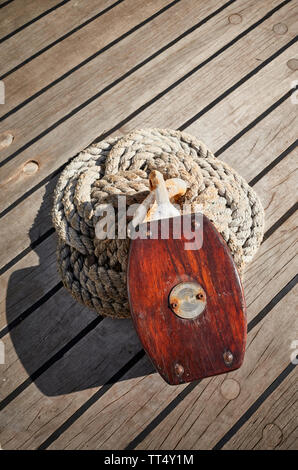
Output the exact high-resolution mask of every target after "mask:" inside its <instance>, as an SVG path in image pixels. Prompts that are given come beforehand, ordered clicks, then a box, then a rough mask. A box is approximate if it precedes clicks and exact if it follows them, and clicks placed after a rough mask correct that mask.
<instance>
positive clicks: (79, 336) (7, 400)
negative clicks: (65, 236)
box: [0, 216, 298, 411]
mask: <svg viewBox="0 0 298 470" xmlns="http://www.w3.org/2000/svg"><path fill="white" fill-rule="evenodd" d="M283 217H284V216H282V217H281V219H283ZM284 222H285V220H283V223H284ZM271 235H272V234H271ZM297 278H298V277H297V276H295V277H294V278H293V279H292V280H291V281H289V283H288V284H286V286H284V287H283V288H282V289H281V290H280V291H279V293H278V294H276V295H275V296H274V298H273V299H271V300H270V302H269V303H268V304H267V305H266V306H265V307H264V308H263V309H262V310H261V311H260V312H259V313H258V314H257V315H256V317H257V320H256V322H255V323H252V326H250V323H251V322H250V323H249V324H248V328H250V330H249V331H251V330H252V329H253V328H254V327H255V326H256V325H257V324H258V323H259V321H261V320H262V319H263V318H265V316H266V315H268V313H269V312H270V311H271V310H272V308H273V307H274V306H275V305H276V304H277V303H278V302H279V301H280V300H281V299H282V298H283V297H284V296H285V295H286V294H287V293H288V292H289V291H290V290H291V289H292V288H293V287H294V286H295V285H296V283H297ZM58 286H59V287H58ZM55 288H57V290H60V289H61V288H62V282H60V283H58V284H57V285H56V286H54V288H53V289H55ZM53 295H55V294H53ZM46 296H47V294H45V296H44V297H46ZM44 297H43V298H44ZM50 297H51V296H49V298H50ZM49 298H47V299H46V300H45V302H46V301H47V300H49ZM274 299H275V300H274ZM38 302H39V305H38V307H40V306H41V305H42V302H41V299H39V301H38ZM34 305H35V304H33V306H34ZM33 306H31V310H30V308H29V309H27V310H29V312H28V313H27V317H28V316H29V315H30V314H31V313H33V311H34V310H36V309H34V310H32V308H33ZM38 307H36V308H38ZM23 315H24V314H23ZM19 318H20V317H17V319H19ZM17 319H16V320H17ZM103 320H104V318H103V317H97V318H95V319H94V320H92V321H91V322H90V323H89V324H88V325H87V326H86V327H85V328H83V330H81V331H80V332H79V333H78V334H77V335H76V336H75V337H74V338H72V339H71V340H70V341H69V342H68V343H67V344H66V345H64V346H63V347H62V348H61V349H60V350H59V351H57V352H56V353H55V354H54V355H53V356H52V357H51V358H49V359H48V360H47V361H46V362H45V363H44V364H43V365H42V366H40V367H39V368H38V369H37V370H36V371H35V372H34V373H33V374H31V375H30V376H29V377H28V378H27V379H26V380H25V381H24V382H23V383H22V384H20V385H19V386H18V387H16V389H15V390H14V391H13V392H11V393H10V394H9V395H8V396H7V397H6V398H4V399H3V400H2V401H1V402H0V411H2V410H3V409H4V408H5V407H6V406H7V405H8V404H9V403H11V401H12V400H13V399H14V398H16V397H17V396H18V395H19V394H20V393H22V392H23V391H24V390H25V389H26V388H27V387H28V386H29V385H30V384H31V383H32V381H34V380H36V379H37V378H38V377H40V375H41V374H43V373H44V372H45V371H46V370H47V369H48V368H49V367H51V366H52V365H53V364H54V363H55V362H57V361H58V360H60V359H61V358H62V357H63V355H64V354H65V353H66V352H68V351H69V350H70V349H71V348H72V347H73V346H75V345H76V344H77V343H78V342H79V341H80V340H81V339H83V338H84V337H85V336H86V335H87V334H88V333H90V332H91V331H92V330H93V329H94V328H96V327H97V326H98V324H99V323H100V322H101V321H103ZM21 321H22V319H20V321H19V322H18V324H19V323H20V322H21ZM252 321H253V320H252ZM2 331H3V330H2ZM9 331H10V329H8V332H9ZM141 351H143V350H141ZM141 351H139V352H138V353H137V355H138V354H139V353H140V352H141ZM134 357H135V356H134ZM123 367H125V366H123Z"/></svg>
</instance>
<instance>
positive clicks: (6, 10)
mask: <svg viewBox="0 0 298 470" xmlns="http://www.w3.org/2000/svg"><path fill="white" fill-rule="evenodd" d="M67 1H69V0H66V1H65V0H64V1H63V0H54V1H53V0H41V1H39V2H36V1H35V0H26V2H24V0H14V1H13V2H11V3H9V4H7V5H5V6H4V7H3V9H1V12H0V16H1V23H0V26H1V38H4V37H6V36H8V35H9V34H12V33H14V32H15V31H17V30H18V29H19V28H22V27H24V25H26V24H27V23H29V22H30V21H32V20H34V19H35V18H37V17H38V16H40V15H42V14H46V12H48V11H49V10H51V9H52V8H55V7H57V6H58V5H60V4H62V5H63V4H65V3H67Z"/></svg>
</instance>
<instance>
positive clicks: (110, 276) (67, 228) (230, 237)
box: [52, 129, 264, 318]
mask: <svg viewBox="0 0 298 470" xmlns="http://www.w3.org/2000/svg"><path fill="white" fill-rule="evenodd" d="M152 170H159V171H160V172H161V173H162V174H163V175H164V177H165V179H168V178H175V177H179V178H182V179H183V180H185V181H186V182H187V185H188V189H187V192H186V194H185V196H184V197H183V198H182V199H181V200H180V201H179V203H180V205H181V211H182V204H189V210H188V211H190V210H192V211H193V210H195V209H194V208H196V210H197V208H198V207H199V208H200V210H201V211H203V212H204V214H205V215H206V216H207V217H208V218H209V219H210V220H211V221H212V222H213V223H214V225H215V227H216V228H217V230H218V231H219V232H220V233H221V235H222V236H223V238H224V239H225V241H226V242H227V244H228V246H229V248H230V250H231V253H232V255H233V257H234V260H235V263H236V265H237V267H238V269H239V272H240V274H243V272H244V268H245V266H246V265H247V264H248V263H249V262H250V261H251V259H252V258H253V256H254V254H255V253H256V251H257V249H258V247H259V246H260V243H261V241H262V238H263V233H264V211H263V208H262V205H261V202H260V200H259V198H258V196H257V195H256V193H255V191H254V190H253V189H252V188H251V187H250V186H249V185H248V184H247V182H246V181H245V180H244V179H243V178H242V177H241V176H240V175H239V174H238V173H236V172H235V171H234V170H233V169H232V168H230V167H229V166H228V165H226V164H225V163H224V162H222V161H221V160H219V159H217V158H215V157H214V155H213V154H212V153H211V152H210V150H208V149H207V147H206V146H205V144H204V143H203V142H201V141H199V140H197V139H196V138H195V137H193V136H191V135H189V134H187V133H185V132H179V131H175V130H171V129H138V130H135V131H133V132H131V133H129V134H128V135H126V136H125V137H121V138H110V139H107V140H105V141H102V142H99V143H96V144H92V145H90V146H89V147H88V148H87V149H85V150H83V151H82V152H81V153H80V154H79V155H78V156H77V157H76V158H74V159H73V160H72V161H71V163H70V164H69V165H68V166H67V167H66V168H65V169H64V171H63V173H62V174H61V176H60V178H59V181H58V183H57V186H56V189H55V193H54V206H53V211H52V218H53V223H54V226H55V229H56V232H57V234H58V247H57V258H58V269H59V273H60V275H61V278H62V281H63V284H64V286H65V287H66V288H67V289H68V290H69V291H70V292H71V294H72V295H73V297H74V298H75V299H76V300H78V301H79V302H81V303H83V304H85V305H86V306H88V307H89V308H91V309H94V310H96V312H98V313H99V314H100V315H103V316H111V317H117V318H127V317H129V316H130V312H129V305H128V298H127V288H126V268H127V259H128V249H129V239H117V238H116V239H105V240H97V239H96V238H95V235H94V232H95V229H94V227H95V225H96V223H97V222H98V220H99V218H98V217H97V216H95V210H96V208H97V207H98V205H99V204H106V203H111V204H113V206H114V207H115V210H116V212H117V200H118V199H117V195H125V196H126V197H127V198H126V204H127V206H129V205H131V204H135V203H141V202H142V201H143V199H144V198H145V197H146V196H147V195H148V192H149V182H148V176H149V173H150V172H151V171H152ZM116 220H117V219H116ZM116 227H117V224H116Z"/></svg>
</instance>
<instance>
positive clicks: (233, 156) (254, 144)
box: [0, 77, 297, 326]
mask: <svg viewBox="0 0 298 470" xmlns="http://www.w3.org/2000/svg"><path fill="white" fill-rule="evenodd" d="M265 79H266V77H265ZM253 88H254V87H253V84H252V87H251V88H248V90H247V91H246V93H247V97H248V98H249V97H252V96H253V94H252V93H253ZM255 93H256V92H255ZM232 98H233V96H231V97H230V98H229V99H226V100H224V104H225V106H223V107H222V109H221V112H220V113H218V114H217V121H216V120H215V118H216V115H214V120H212V122H213V124H214V127H213V133H212V129H211V132H210V133H209V134H208V135H210V137H211V142H210V144H211V148H213V147H214V146H215V145H216V141H217V140H218V138H219V137H220V141H219V142H218V143H217V145H220V144H223V143H224V142H223V140H222V137H223V136H224V137H226V138H232V137H233V136H232V134H231V132H232V126H230V122H233V121H237V119H235V115H234V113H232V114H231V113H230V109H231V108H232V109H233V108H234V106H233V101H234V100H233V99H232ZM242 99H243V106H244V101H245V100H244V94H243V95H242ZM258 111H259V110H258V109H253V110H252V113H253V114H252V115H251V116H250V115H249V111H247V115H246V117H247V119H249V118H251V117H253V116H254V115H255V112H258ZM208 114H209V113H207V115H206V118H205V119H201V120H200V124H201V125H202V124H204V122H208ZM222 115H226V116H228V115H229V119H227V120H225V123H221V116H222ZM236 116H237V114H236ZM295 120H296V122H297V114H296V111H295V108H294V107H293V105H292V103H291V100H290V98H289V99H287V100H286V101H285V102H284V103H282V104H281V105H280V106H279V107H278V108H277V109H275V110H274V111H273V112H272V113H270V114H268V115H267V116H265V118H264V119H263V121H261V122H260V123H259V124H258V125H256V126H255V127H254V128H253V129H251V130H249V131H248V133H247V134H246V135H245V138H243V137H242V138H241V139H239V140H238V141H237V142H234V143H233V145H232V146H231V147H230V148H228V149H227V150H225V152H224V154H223V156H221V158H223V159H224V161H226V162H227V163H228V164H229V165H231V166H233V167H234V168H235V169H236V170H237V171H239V173H240V174H242V175H244V176H245V177H246V178H247V180H248V181H249V180H250V179H251V178H252V177H253V176H255V175H256V174H258V173H259V172H260V171H262V170H263V169H264V168H265V167H266V166H267V165H268V164H269V163H270V162H272V160H274V159H275V158H276V156H278V155H273V154H272V148H274V149H275V151H276V152H277V153H278V154H279V153H280V152H282V151H283V149H285V148H287V146H288V145H289V144H290V143H292V142H291V140H292V139H293V140H294V139H295V129H296V127H295ZM235 130H236V131H237V129H235ZM199 135H200V134H199ZM201 135H202V134H201ZM206 135H207V134H206ZM213 141H214V145H213ZM215 149H216V147H215ZM216 150H218V148H217V149H216ZM239 154H241V155H243V158H241V159H239V157H238V155H239ZM260 154H261V158H258V156H259V155H260ZM284 158H287V157H286V156H285V157H284ZM291 160H292V161H293V159H291ZM279 165H281V166H280V167H279V168H284V165H283V164H282V162H280V164H279ZM277 171H279V170H277ZM253 172H254V173H253ZM273 174H274V173H273ZM264 181H265V182H266V181H270V176H268V177H267V178H265V179H264ZM54 184H55V180H54V181H53V182H52V183H51V184H49V185H48V188H47V191H46V199H45V201H44V202H43V204H42V210H40V212H39V214H38V216H37V219H36V221H35V222H34V224H33V227H32V228H31V230H30V238H31V241H32V242H35V241H36V240H37V239H38V236H39V235H40V234H42V233H44V232H45V231H46V229H49V228H50V227H51V221H50V217H49V211H50V207H51V201H52V192H53V189H54ZM266 184H267V185H268V184H270V183H266ZM257 188H258V186H257ZM43 192H44V191H43V190H40V191H39V194H40V197H36V195H34V196H31V197H30V198H28V200H27V201H25V203H24V204H22V205H21V206H20V207H19V208H17V209H14V211H13V212H11V213H10V214H8V215H7V216H5V217H4V219H3V221H2V222H1V227H2V229H1V230H2V233H3V239H4V248H5V249H4V250H3V254H2V260H1V261H2V262H5V258H4V256H5V257H6V256H7V258H6V259H9V258H10V257H11V255H12V254H13V251H11V250H12V249H14V250H18V249H19V245H18V242H21V243H22V244H23V246H26V244H28V242H27V235H26V229H27V230H29V228H30V226H31V224H32V223H33V219H34V217H35V213H36V212H37V210H38V208H39V207H40V204H41V198H42V197H43ZM291 194H292V197H290V198H289V199H288V201H287V204H286V205H285V206H279V207H278V209H277V212H276V213H275V219H276V218H278V217H279V216H281V215H282V213H281V211H284V212H286V210H288V209H289V208H290V207H291V206H292V204H293V203H294V199H293V197H295V193H291ZM277 202H278V201H277ZM264 203H265V200H264ZM29 208H30V210H29ZM34 208H36V209H35V211H34V210H33V209H34ZM273 213H274V211H273ZM20 224H21V226H22V227H23V228H24V229H25V230H24V233H23V234H22V235H23V236H22V235H21V236H20V235H19V234H18V231H17V230H16V225H17V226H19V225H20ZM12 242H13V243H12ZM11 243H12V246H10V245H11ZM52 246H53V245H52ZM41 249H42V247H41V248H40V250H41ZM53 249H54V248H53ZM36 251H37V252H39V249H38V247H36ZM42 265H44V263H42ZM51 266H52V267H51ZM50 267H51V270H50V271H49V283H47V289H49V288H50V287H51V279H53V283H55V279H56V277H55V276H54V275H53V274H50V273H52V272H53V273H54V272H55V266H54V264H53V262H52V265H50V266H49V268H50ZM16 268H17V266H16ZM43 269H44V268H43V267H42V266H41V267H40V269H38V270H37V272H38V273H40V274H41V272H42V270H43ZM11 272H13V268H12V269H9V270H8V272H7V274H6V276H5V278H3V276H2V278H1V283H2V286H3V288H5V279H6V283H7V281H8V279H9V276H10V274H11ZM41 275H42V274H41ZM30 290H32V289H30ZM2 292H3V297H2V298H3V299H4V298H5V297H4V292H5V289H3V291H2ZM20 294H22V291H21V290H20ZM32 294H33V295H34V293H32ZM43 294H44V289H41V290H40V292H38V293H36V294H35V295H38V296H39V297H40V296H42V295H43ZM23 295H24V296H25V299H24V305H23V302H19V303H18V306H14V316H13V318H11V319H12V320H14V317H17V316H18V315H19V314H20V313H21V311H22V310H24V309H25V308H26V306H29V305H30V302H31V300H33V299H32V297H31V296H29V295H28V293H27V291H26V292H25V293H23ZM16 298H18V295H16ZM19 300H21V299H20V298H19ZM2 302H3V300H2ZM21 309H22V310H21ZM3 317H4V310H3V309H1V316H0V318H1V325H3V326H4V325H5V322H4V318H3Z"/></svg>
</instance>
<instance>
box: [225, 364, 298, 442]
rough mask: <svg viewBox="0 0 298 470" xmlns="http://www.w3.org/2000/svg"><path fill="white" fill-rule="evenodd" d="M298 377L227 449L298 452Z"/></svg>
mask: <svg viewBox="0 0 298 470" xmlns="http://www.w3.org/2000/svg"><path fill="white" fill-rule="evenodd" d="M297 414H298V408H297V374H295V372H292V373H291V374H290V375H289V376H288V377H287V378H286V379H285V380H284V381H283V382H282V383H281V384H280V385H279V387H278V388H277V389H276V390H275V391H274V392H273V393H272V395H271V396H270V397H269V398H268V399H267V400H265V401H264V403H263V404H262V406H261V407H260V409H259V410H258V413H257V416H256V415H254V416H252V417H251V418H250V419H249V420H248V421H246V422H245V423H244V425H243V426H242V427H241V429H240V430H239V431H238V432H237V433H236V434H235V435H234V436H232V437H231V439H230V440H229V441H228V442H227V443H226V444H225V445H224V446H223V449H230V450H232V449H240V450H246V449H247V450H248V449H253V450H263V449H278V450H287V449H288V450H297V437H298V435H297Z"/></svg>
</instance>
